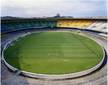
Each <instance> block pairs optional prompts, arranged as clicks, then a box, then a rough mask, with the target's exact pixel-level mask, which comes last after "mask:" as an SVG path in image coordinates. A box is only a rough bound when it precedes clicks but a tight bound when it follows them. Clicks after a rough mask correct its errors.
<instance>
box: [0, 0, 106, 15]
mask: <svg viewBox="0 0 108 85" xmlns="http://www.w3.org/2000/svg"><path fill="white" fill-rule="evenodd" d="M106 5H107V3H106V0H2V5H1V7H2V9H1V15H2V16H18V17H43V16H55V15H56V14H57V13H59V14H60V15H61V16H74V17H91V16H106V15H107V14H106V13H107V10H106V8H107V7H106Z"/></svg>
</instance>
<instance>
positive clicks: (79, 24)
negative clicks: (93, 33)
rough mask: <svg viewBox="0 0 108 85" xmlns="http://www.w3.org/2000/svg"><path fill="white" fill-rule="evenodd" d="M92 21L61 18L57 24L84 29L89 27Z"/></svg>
mask: <svg viewBox="0 0 108 85" xmlns="http://www.w3.org/2000/svg"><path fill="white" fill-rule="evenodd" d="M92 23H93V21H91V20H59V21H58V23H57V26H58V27H70V28H81V29H84V28H87V27H88V26H89V25H91V24H92Z"/></svg>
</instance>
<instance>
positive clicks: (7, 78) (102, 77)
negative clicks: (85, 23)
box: [1, 33, 107, 85]
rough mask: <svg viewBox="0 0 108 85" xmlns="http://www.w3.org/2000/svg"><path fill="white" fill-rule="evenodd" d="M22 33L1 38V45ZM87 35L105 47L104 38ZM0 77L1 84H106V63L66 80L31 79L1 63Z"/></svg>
mask: <svg viewBox="0 0 108 85" xmlns="http://www.w3.org/2000/svg"><path fill="white" fill-rule="evenodd" d="M20 34H22V33H17V34H11V35H8V36H9V37H7V38H4V39H3V40H2V46H3V45H5V43H6V42H7V41H6V40H9V39H12V38H15V37H16V36H18V35H20ZM85 34H86V35H88V36H91V37H92V38H94V39H96V40H97V41H98V42H100V44H101V45H102V46H103V47H104V48H105V49H106V40H105V39H103V38H101V37H99V36H98V35H95V34H90V33H85ZM1 67H2V69H1V72H2V73H1V75H2V77H1V79H2V82H1V84H2V85H107V65H105V66H103V67H102V68H101V69H100V70H98V71H96V72H94V73H92V74H89V75H86V76H83V77H80V78H76V79H66V80H42V79H33V78H28V77H24V76H21V75H18V74H17V73H14V72H11V71H10V70H9V69H7V67H6V66H5V65H4V63H2V64H1Z"/></svg>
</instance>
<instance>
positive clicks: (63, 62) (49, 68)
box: [4, 32, 103, 74]
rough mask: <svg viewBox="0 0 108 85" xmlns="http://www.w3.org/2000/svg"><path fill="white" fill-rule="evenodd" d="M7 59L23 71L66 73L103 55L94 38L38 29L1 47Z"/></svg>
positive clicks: (88, 64)
mask: <svg viewBox="0 0 108 85" xmlns="http://www.w3.org/2000/svg"><path fill="white" fill-rule="evenodd" d="M4 56H5V59H6V61H7V62H8V63H9V64H10V65H12V66H14V67H16V68H18V69H20V70H24V71H28V72H33V73H41V74H66V73H75V72H80V71H83V70H87V69H89V68H92V67H93V66H95V65H97V64H98V63H99V62H100V61H101V60H102V58H103V50H102V48H101V46H100V45H98V44H97V43H96V42H95V41H94V40H91V39H89V38H87V37H85V36H81V35H78V34H76V33H71V32H40V33H33V34H30V35H27V36H25V37H23V38H19V39H18V40H17V41H14V43H13V45H12V46H10V47H8V48H7V49H6V50H5V51H4Z"/></svg>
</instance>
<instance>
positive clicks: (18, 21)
mask: <svg viewBox="0 0 108 85" xmlns="http://www.w3.org/2000/svg"><path fill="white" fill-rule="evenodd" d="M107 33H108V31H107V19H106V18H60V17H59V18H36V19H35V18H14V19H2V21H1V41H2V42H1V46H2V75H3V76H2V82H3V83H4V85H5V84H6V85H7V83H9V82H12V83H13V82H17V84H19V85H20V82H23V84H24V85H29V83H30V85H34V84H35V83H37V84H38V85H44V84H43V83H46V84H45V85H55V84H57V85H59V84H60V85H68V84H69V85H88V84H90V85H106V82H107V78H106V77H107V72H106V71H107V68H106V67H107V66H106V63H107V52H106V43H107ZM14 79H16V81H14ZM28 82H29V83H28ZM12 85H13V84H12Z"/></svg>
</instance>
